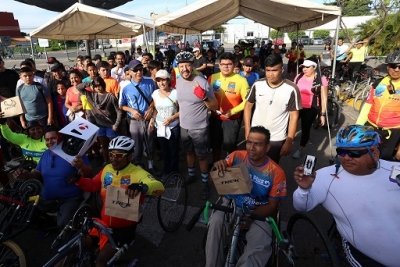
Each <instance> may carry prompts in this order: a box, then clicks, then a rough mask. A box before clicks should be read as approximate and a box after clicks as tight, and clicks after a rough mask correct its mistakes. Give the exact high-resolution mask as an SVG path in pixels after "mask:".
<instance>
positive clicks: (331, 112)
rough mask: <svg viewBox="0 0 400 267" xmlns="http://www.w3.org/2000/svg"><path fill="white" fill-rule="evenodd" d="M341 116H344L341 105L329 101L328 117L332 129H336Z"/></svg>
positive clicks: (331, 100)
mask: <svg viewBox="0 0 400 267" xmlns="http://www.w3.org/2000/svg"><path fill="white" fill-rule="evenodd" d="M341 114H342V108H341V106H340V104H339V103H338V102H337V101H336V100H333V99H328V103H327V109H326V116H328V122H329V126H330V127H335V126H336V125H338V123H339V119H340V115H341ZM325 128H327V127H325Z"/></svg>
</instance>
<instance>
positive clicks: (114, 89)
mask: <svg viewBox="0 0 400 267" xmlns="http://www.w3.org/2000/svg"><path fill="white" fill-rule="evenodd" d="M103 80H104V82H105V83H106V91H107V92H108V93H112V94H114V95H115V97H116V98H118V97H119V84H118V82H117V80H116V79H114V78H112V77H107V78H103Z"/></svg>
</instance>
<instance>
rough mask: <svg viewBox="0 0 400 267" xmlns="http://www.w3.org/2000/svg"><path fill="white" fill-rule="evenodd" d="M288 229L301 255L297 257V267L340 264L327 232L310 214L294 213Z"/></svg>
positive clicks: (335, 266)
mask: <svg viewBox="0 0 400 267" xmlns="http://www.w3.org/2000/svg"><path fill="white" fill-rule="evenodd" d="M287 231H288V233H289V236H290V238H291V239H292V242H293V244H294V246H295V250H296V252H297V254H298V256H299V258H298V259H295V264H296V266H297V267H302V266H304V267H309V266H334V267H338V266H339V263H338V259H337V255H336V252H335V249H334V247H333V244H332V243H331V242H330V241H329V238H328V236H327V234H326V233H325V232H324V231H322V230H321V229H320V228H319V226H318V225H316V224H315V223H314V222H313V221H312V220H311V219H310V218H309V217H308V216H306V215H305V214H301V213H296V214H294V215H293V216H292V217H291V218H290V219H289V222H288V226H287Z"/></svg>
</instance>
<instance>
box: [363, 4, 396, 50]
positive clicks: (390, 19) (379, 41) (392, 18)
mask: <svg viewBox="0 0 400 267" xmlns="http://www.w3.org/2000/svg"><path fill="white" fill-rule="evenodd" d="M380 20H381V18H380V17H377V18H375V19H371V20H369V21H367V22H366V23H363V24H361V25H360V31H359V32H358V35H359V38H360V39H364V38H365V39H367V37H368V36H371V35H372V34H373V33H374V32H375V31H376V28H377V27H379V25H381V21H380ZM399 47H400V14H399V12H396V13H393V14H389V15H387V17H386V22H385V26H384V27H383V28H382V29H381V31H380V32H379V33H378V34H376V35H375V38H373V39H372V40H371V41H370V46H369V50H368V54H370V55H377V56H382V55H387V54H389V53H390V52H393V51H394V50H396V49H398V48H399Z"/></svg>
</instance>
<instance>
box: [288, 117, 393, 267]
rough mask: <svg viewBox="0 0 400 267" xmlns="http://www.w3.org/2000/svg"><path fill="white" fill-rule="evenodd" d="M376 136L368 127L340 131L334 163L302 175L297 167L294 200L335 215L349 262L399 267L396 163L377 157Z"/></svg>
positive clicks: (298, 204) (298, 205)
mask: <svg viewBox="0 0 400 267" xmlns="http://www.w3.org/2000/svg"><path fill="white" fill-rule="evenodd" d="M379 143H380V137H379V134H378V133H377V132H375V131H374V129H373V128H372V127H370V126H360V125H349V126H346V127H345V128H342V129H340V130H339V132H338V133H337V136H336V143H335V146H336V147H337V148H336V151H337V156H336V164H335V165H332V166H328V167H325V168H322V169H320V170H318V171H317V172H314V173H312V174H311V175H304V168H303V166H298V167H297V168H296V170H295V172H294V179H295V181H296V183H297V184H298V188H297V189H296V191H295V192H294V193H293V205H294V207H295V208H296V209H297V210H299V211H309V210H312V209H313V208H314V207H315V206H317V205H318V204H322V206H324V208H325V209H327V210H328V211H329V212H330V213H331V214H332V215H333V217H334V219H335V222H336V227H337V230H338V232H339V233H340V235H341V237H342V246H343V250H344V253H345V255H346V258H347V261H348V262H349V264H350V265H351V266H357V267H360V266H368V267H371V266H399V262H400V254H399V252H398V248H399V247H400V238H399V236H398V234H399V231H400V228H399V224H398V223H397V222H398V221H399V220H400V206H399V205H398V200H399V197H400V188H399V185H400V179H399V178H400V175H399V174H400V171H399V170H400V165H399V164H396V163H395V162H389V161H385V160H382V159H379V156H380V152H379V149H378V145H379Z"/></svg>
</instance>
